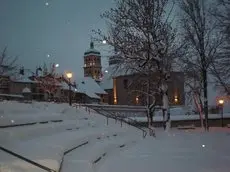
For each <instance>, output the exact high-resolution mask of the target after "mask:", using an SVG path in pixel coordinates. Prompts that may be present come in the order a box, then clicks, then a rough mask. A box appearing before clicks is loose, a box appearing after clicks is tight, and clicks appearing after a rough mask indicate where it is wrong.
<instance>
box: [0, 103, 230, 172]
mask: <svg viewBox="0 0 230 172" xmlns="http://www.w3.org/2000/svg"><path fill="white" fill-rule="evenodd" d="M12 104H13V106H12ZM23 106H24V107H23ZM3 107H4V108H5V107H6V109H4V110H3V111H1V112H0V116H2V117H1V118H0V121H1V124H3V125H5V124H9V121H10V120H14V123H17V122H20V121H22V122H31V121H35V122H36V124H34V125H30V126H20V127H9V128H0V146H2V147H4V148H6V149H9V150H11V151H13V152H14V153H17V154H19V155H21V156H23V157H25V158H27V159H29V160H31V161H33V162H35V163H37V164H39V165H41V166H44V167H46V168H48V169H51V170H54V171H57V172H58V171H59V170H60V172H75V171H81V172H84V171H85V172H91V171H92V172H108V171H110V172H113V171H116V172H117V171H119V172H126V171H132V172H140V171H142V172H145V171H154V172H164V171H171V172H185V171H186V172H190V171H191V172H193V171H196V172H220V171H221V172H229V169H230V164H229V162H230V148H229V144H230V129H228V128H225V129H220V128H219V129H218V130H216V129H215V130H211V131H210V133H203V132H200V131H199V130H193V131H187V130H181V131H178V130H176V129H173V130H171V131H170V133H166V132H164V131H162V130H161V129H157V130H156V136H157V137H156V138H153V137H148V136H147V137H146V139H143V138H142V132H140V131H139V130H138V129H136V128H133V127H131V126H128V125H126V124H123V126H122V127H121V125H120V123H119V122H117V123H115V120H113V119H109V123H108V125H106V123H107V121H106V118H105V117H103V116H101V115H98V114H97V113H94V112H91V113H90V114H89V113H88V112H85V109H84V108H80V109H75V108H70V107H68V105H66V104H58V105H56V104H45V103H34V104H32V105H28V104H20V103H9V105H8V104H7V103H5V104H0V109H3ZM12 107H13V108H12ZM26 109H27V110H28V111H26ZM17 110H19V113H17ZM2 119H4V120H5V122H3V120H2ZM7 119H8V121H7ZM47 119H49V120H51V119H59V120H62V121H60V122H52V121H49V122H48V123H40V122H37V121H45V120H47ZM10 124H11V123H10ZM202 145H203V146H202ZM63 155H64V156H63ZM60 167H61V169H60ZM9 171H10V172H11V171H13V172H24V171H26V172H31V171H33V172H44V171H45V170H44V169H41V168H38V167H36V166H35V165H31V164H29V163H28V162H25V161H23V160H21V159H19V158H16V157H14V156H12V155H10V154H7V153H5V152H4V151H2V150H0V172H9Z"/></svg>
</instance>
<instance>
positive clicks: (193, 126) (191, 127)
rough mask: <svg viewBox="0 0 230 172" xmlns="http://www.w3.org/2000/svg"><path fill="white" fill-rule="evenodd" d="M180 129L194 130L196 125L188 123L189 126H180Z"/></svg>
mask: <svg viewBox="0 0 230 172" xmlns="http://www.w3.org/2000/svg"><path fill="white" fill-rule="evenodd" d="M177 129H178V130H194V129H196V127H195V125H187V126H180V125H179V126H178V127H177Z"/></svg>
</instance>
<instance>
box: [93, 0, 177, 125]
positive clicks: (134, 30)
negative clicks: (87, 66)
mask: <svg viewBox="0 0 230 172" xmlns="http://www.w3.org/2000/svg"><path fill="white" fill-rule="evenodd" d="M167 7H169V3H168V0H119V1H116V7H115V8H112V9H110V10H109V11H107V12H105V13H104V14H103V15H102V17H103V18H104V19H105V20H106V21H107V23H108V26H109V33H108V34H104V33H102V32H101V31H100V30H98V31H96V33H97V34H98V35H99V37H100V39H101V40H102V39H105V40H106V42H107V43H108V44H109V45H111V46H112V47H114V48H115V50H116V52H117V54H118V55H119V56H120V57H121V60H120V64H119V65H118V66H119V68H122V69H121V70H125V71H126V72H128V73H138V74H141V75H144V76H145V78H146V79H145V82H144V83H143V84H144V86H145V88H146V89H145V90H139V92H142V94H145V95H147V96H146V105H147V106H146V107H147V111H148V113H147V118H148V121H149V126H150V127H152V122H151V121H152V117H153V109H154V106H155V98H154V99H151V96H153V95H156V94H161V96H162V100H163V102H162V103H163V111H164V114H166V113H167V114H168V115H167V116H166V115H164V122H165V124H168V125H167V126H168V127H167V128H169V127H170V112H169V105H168V104H169V103H168V96H167V91H168V88H167V79H168V78H169V76H170V70H171V64H172V62H173V60H174V58H175V57H176V53H177V52H176V51H177V47H176V44H175V30H174V29H173V28H172V27H171V23H170V22H169V18H170V15H171V12H172V9H173V7H174V4H173V5H172V7H171V8H169V9H171V10H170V11H169V12H167V11H168V10H167ZM153 75H155V76H157V84H155V88H151V81H152V80H153V79H152V76H153ZM153 90H154V91H153ZM165 126H166V125H165Z"/></svg>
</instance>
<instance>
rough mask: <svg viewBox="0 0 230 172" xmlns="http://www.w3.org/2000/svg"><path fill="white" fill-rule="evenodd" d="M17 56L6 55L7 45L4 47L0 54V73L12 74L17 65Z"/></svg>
mask: <svg viewBox="0 0 230 172" xmlns="http://www.w3.org/2000/svg"><path fill="white" fill-rule="evenodd" d="M17 59H18V58H17V57H11V56H9V55H7V47H5V48H4V49H3V51H2V53H1V54H0V75H4V74H7V75H12V74H14V73H15V71H16V68H17V65H16V61H17Z"/></svg>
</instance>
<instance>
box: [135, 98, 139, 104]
mask: <svg viewBox="0 0 230 172" xmlns="http://www.w3.org/2000/svg"><path fill="white" fill-rule="evenodd" d="M138 103H139V97H138V96H136V104H138Z"/></svg>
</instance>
